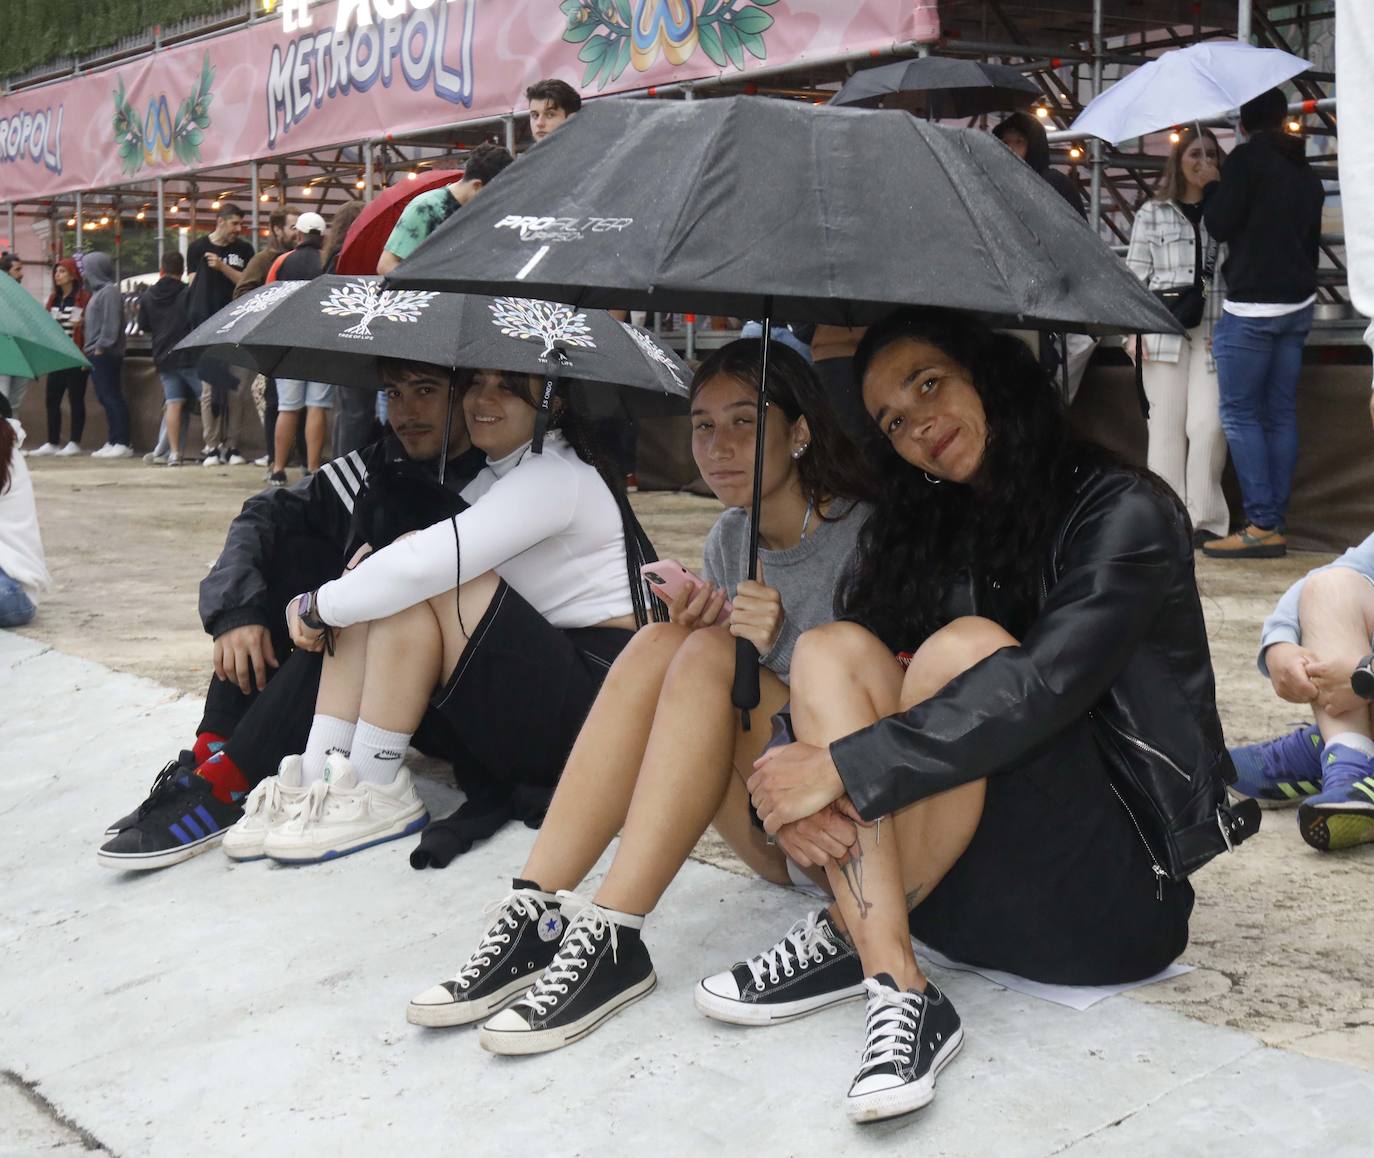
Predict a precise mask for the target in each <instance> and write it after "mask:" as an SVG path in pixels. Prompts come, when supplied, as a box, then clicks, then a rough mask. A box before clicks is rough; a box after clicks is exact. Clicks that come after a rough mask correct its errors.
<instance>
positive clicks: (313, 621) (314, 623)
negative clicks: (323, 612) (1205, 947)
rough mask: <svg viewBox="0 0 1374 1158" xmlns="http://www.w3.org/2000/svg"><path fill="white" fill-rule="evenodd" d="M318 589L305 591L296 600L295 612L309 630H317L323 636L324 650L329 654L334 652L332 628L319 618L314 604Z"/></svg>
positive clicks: (317, 609)
mask: <svg viewBox="0 0 1374 1158" xmlns="http://www.w3.org/2000/svg"><path fill="white" fill-rule="evenodd" d="M317 595H318V590H316V591H306V592H304V593H303V594H302V595H301V597H300V598H299V599H297V600H296V614H297V615H299V616H300V619H301V623H302V624H303V625H304V626H306V627H308V628H310V630H311V631H318V632H320V633H321V634H322V635H323V636H324V650H325V651H326V652H327V653H328V654H329V655H333V654H334V629H333V628H332V627H330V626H329V624H327V623H326V622H325V621H324V620H323V619H321V618H320V612H319V608H318V606H317V605H316V597H317Z"/></svg>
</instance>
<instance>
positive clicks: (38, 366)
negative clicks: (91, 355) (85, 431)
mask: <svg viewBox="0 0 1374 1158" xmlns="http://www.w3.org/2000/svg"><path fill="white" fill-rule="evenodd" d="M89 365H90V363H89V362H88V361H86V359H85V357H84V356H83V355H82V353H81V351H80V350H78V349H77V348H76V343H74V342H73V341H72V340H71V339H70V338H69V337H67V333H66V331H65V330H63V329H62V327H61V326H59V325H58V324H57V323H56V322H55V321H53V319H52V317H51V316H50V315H49V314H48V311H47V310H45V309H44V308H43V307H42V306H40V305H39V304H38V303H37V302H36V301H34V300H33V298H31V297H30V296H29V294H28V292H27V291H26V290H25V289H24V287H23V286H21V285H20V284H19V283H18V282H17V281H15V280H14V278H12V277H10V276H9V275H8V274H3V275H0V374H12V375H14V376H15V377H16V378H38V377H41V376H42V375H44V374H48V373H51V372H52V371H53V370H66V369H69V368H71V367H73V366H89Z"/></svg>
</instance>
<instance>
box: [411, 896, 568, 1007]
mask: <svg viewBox="0 0 1374 1158" xmlns="http://www.w3.org/2000/svg"><path fill="white" fill-rule="evenodd" d="M488 911H489V912H494V913H495V914H496V920H495V921H494V922H493V924H492V926H491V928H489V929H488V930H487V934H486V936H485V937H483V938H482V940H481V941H480V942H479V943H478V945H477V948H476V949H474V950H473V951H472V956H470V957H469V958H468V959H467V961H465V962H464V963H463V966H462V968H460V969H459V970H458V973H457V975H456V976H455V977H454V978H453V980H452V981H444V982H441V983H440V984H438V985H432V986H430V988H428V989H426V990H425V991H424V992H423V993H421V994H419V995H418V996H417V997H414V998H412V999H411V1002H410V1004H409V1005H408V1006H406V1020H407V1021H408V1022H410V1024H411V1025H428V1026H432V1027H435V1028H438V1027H441V1026H448V1025H467V1024H468V1023H469V1022H473V1021H480V1020H481V1019H482V1018H484V1017H487V1016H489V1015H490V1014H493V1013H495V1012H496V1011H497V1010H498V1009H500V1008H501V1006H503V1005H505V1004H506V1002H508V1001H510V1000H512V999H513V998H515V997H518V996H519V995H520V994H522V993H524V992H525V990H527V989H528V988H529V987H530V986H531V985H533V984H534V982H535V980H536V979H537V978H538V977H539V975H540V974H541V973H543V972H544V970H545V969H546V968H548V965H549V962H550V961H552V960H553V955H554V954H555V953H556V952H558V943H559V942H560V941H561V940H562V939H563V928H564V923H563V913H562V910H561V908H560V907H559V902H558V898H557V897H556V896H554V895H553V894H552V893H546V892H542V891H540V889H539V888H538V886H536V885H535V884H534V883H533V882H532V881H521V880H517V881H515V882H513V884H512V887H511V893H510V895H509V896H508V897H506V899H505V900H503V901H501V902H499V903H498V904H497V905H495V906H494V907H491V906H489V907H488Z"/></svg>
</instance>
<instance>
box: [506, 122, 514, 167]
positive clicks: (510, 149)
mask: <svg viewBox="0 0 1374 1158" xmlns="http://www.w3.org/2000/svg"><path fill="white" fill-rule="evenodd" d="M505 122H506V152H507V153H509V154H510V155H511V156H512V157H514V156H515V115H514V114H513V113H511V114H508V115H507V116H506V117H505Z"/></svg>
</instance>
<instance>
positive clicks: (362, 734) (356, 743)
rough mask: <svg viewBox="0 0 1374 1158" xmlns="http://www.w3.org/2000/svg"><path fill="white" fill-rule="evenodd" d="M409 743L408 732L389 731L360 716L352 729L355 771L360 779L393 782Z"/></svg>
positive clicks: (383, 782)
mask: <svg viewBox="0 0 1374 1158" xmlns="http://www.w3.org/2000/svg"><path fill="white" fill-rule="evenodd" d="M409 746H410V733H409V732H388V731H387V730H386V729H385V728H378V727H374V726H373V725H372V724H369V723H368V722H367V721H366V720H359V721H358V730H357V731H356V732H354V733H353V756H352V760H353V771H354V772H356V773H357V774H358V780H359V781H360V782H363V783H368V784H390V783H391V782H392V781H393V780H395V779H396V774H397V773H398V772H399V771H400V770H401V761H402V760H404V759H405V755H406V748H407V747H409Z"/></svg>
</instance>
